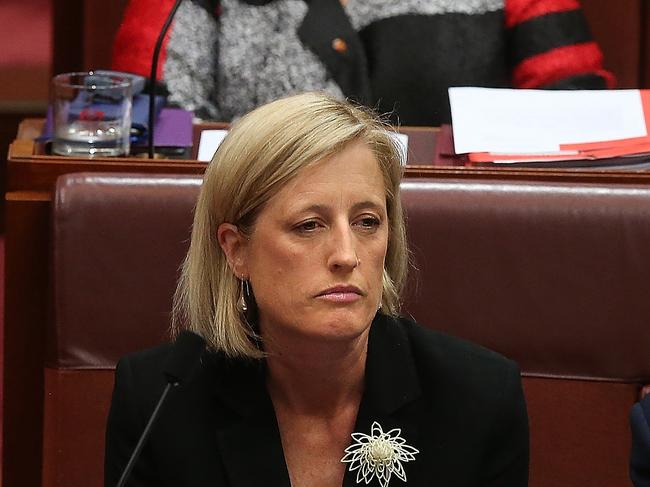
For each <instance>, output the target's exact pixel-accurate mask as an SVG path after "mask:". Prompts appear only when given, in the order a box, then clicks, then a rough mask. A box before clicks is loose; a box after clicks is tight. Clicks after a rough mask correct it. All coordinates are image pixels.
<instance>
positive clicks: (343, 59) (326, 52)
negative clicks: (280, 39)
mask: <svg viewBox="0 0 650 487" xmlns="http://www.w3.org/2000/svg"><path fill="white" fill-rule="evenodd" d="M307 4H308V6H309V10H308V11H307V14H306V15H305V17H304V19H303V21H302V24H301V25H300V27H299V28H298V37H299V38H300V40H301V41H302V43H303V44H304V45H305V46H307V47H309V48H310V49H311V50H312V51H313V52H314V53H315V54H316V56H318V58H319V59H320V60H321V62H322V63H323V64H324V65H325V66H326V67H327V70H328V71H329V73H330V75H331V76H332V78H334V80H335V81H336V83H337V84H338V85H339V87H340V88H341V91H343V94H344V95H345V96H346V97H348V98H352V99H354V100H356V101H358V102H360V103H370V101H371V100H370V80H369V77H368V62H367V59H366V54H365V50H364V48H363V44H362V42H361V39H360V38H359V35H358V34H357V32H356V31H355V30H354V28H353V27H352V24H350V19H349V18H348V16H347V14H346V13H345V10H343V6H342V5H341V2H340V1H339V0H311V1H309V2H307Z"/></svg>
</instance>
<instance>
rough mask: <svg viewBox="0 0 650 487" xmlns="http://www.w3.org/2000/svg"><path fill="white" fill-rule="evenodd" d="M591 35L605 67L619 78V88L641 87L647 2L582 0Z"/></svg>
mask: <svg viewBox="0 0 650 487" xmlns="http://www.w3.org/2000/svg"><path fill="white" fill-rule="evenodd" d="M581 3H582V6H583V9H584V12H585V16H586V17H587V21H588V22H589V26H590V27H591V31H592V34H593V36H594V38H595V39H596V41H597V42H598V43H599V44H600V47H601V49H602V50H603V55H604V56H605V67H606V68H607V69H609V70H610V71H612V72H613V73H614V74H615V75H616V78H617V79H618V85H617V87H618V88H639V87H642V85H641V71H642V69H645V63H646V60H643V62H644V64H643V66H644V67H643V68H642V65H641V61H642V60H641V45H642V41H643V39H642V19H641V8H642V4H643V3H644V0H618V1H617V2H612V1H611V0H582V1H581Z"/></svg>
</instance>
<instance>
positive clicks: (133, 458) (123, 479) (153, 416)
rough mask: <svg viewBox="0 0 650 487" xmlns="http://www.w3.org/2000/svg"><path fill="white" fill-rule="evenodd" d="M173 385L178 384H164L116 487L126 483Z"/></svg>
mask: <svg viewBox="0 0 650 487" xmlns="http://www.w3.org/2000/svg"><path fill="white" fill-rule="evenodd" d="M175 385H178V384H173V383H171V382H170V383H168V384H167V385H166V386H165V390H164V391H163V393H162V395H161V396H160V399H159V400H158V404H156V408H155V409H154V410H153V413H152V414H151V417H150V418H149V422H148V423H147V426H145V428H144V431H143V432H142V435H141V436H140V439H139V440H138V444H137V445H135V449H134V450H133V453H132V454H131V458H129V463H127V464H126V467H125V468H124V471H123V472H122V476H121V477H120V480H119V481H118V482H117V486H116V487H123V486H124V484H125V483H126V480H127V479H128V478H129V475H131V470H133V466H134V465H135V462H136V461H137V460H138V458H139V457H140V451H141V450H142V447H143V446H144V444H145V442H146V441H147V438H149V432H150V431H151V427H152V426H153V423H154V421H156V418H158V413H159V412H160V408H161V406H162V405H163V403H164V402H165V398H166V397H167V394H169V391H170V390H171V388H172V387H174V386H175Z"/></svg>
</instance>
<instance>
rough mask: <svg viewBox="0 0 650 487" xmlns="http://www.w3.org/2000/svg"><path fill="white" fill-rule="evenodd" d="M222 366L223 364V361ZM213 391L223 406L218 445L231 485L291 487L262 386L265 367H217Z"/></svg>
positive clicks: (257, 364) (253, 364)
mask: <svg viewBox="0 0 650 487" xmlns="http://www.w3.org/2000/svg"><path fill="white" fill-rule="evenodd" d="M224 362H225V361H224ZM219 369H220V370H221V371H222V372H220V376H219V378H218V381H217V384H216V387H215V391H216V394H217V396H218V399H219V402H220V404H221V405H223V410H222V411H220V413H219V414H221V415H222V417H221V418H219V420H218V422H217V423H218V424H217V431H216V435H217V444H218V448H219V454H220V456H221V459H222V461H223V464H224V465H223V466H224V469H225V471H226V475H227V477H228V479H229V481H230V483H231V485H273V486H279V487H282V486H287V487H289V486H290V481H289V473H288V471H287V466H286V463H285V460H284V453H283V451H282V440H281V439H280V432H279V429H278V425H277V420H276V417H275V412H274V409H273V403H272V402H271V398H270V397H269V395H268V393H267V391H266V386H265V373H264V367H263V365H262V363H261V362H257V361H250V362H244V361H237V362H235V363H233V364H232V365H226V366H223V364H222V365H221V367H219Z"/></svg>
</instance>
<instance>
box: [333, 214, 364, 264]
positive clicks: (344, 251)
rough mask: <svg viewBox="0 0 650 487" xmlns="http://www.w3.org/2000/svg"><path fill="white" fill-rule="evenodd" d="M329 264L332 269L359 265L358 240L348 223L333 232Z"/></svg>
mask: <svg viewBox="0 0 650 487" xmlns="http://www.w3.org/2000/svg"><path fill="white" fill-rule="evenodd" d="M331 239H332V240H331V242H330V249H331V250H330V254H329V258H328V265H329V267H330V268H331V269H349V270H351V269H354V268H355V267H357V266H358V265H359V258H358V255H357V249H356V241H355V238H354V235H353V233H352V229H351V228H350V226H349V225H348V224H346V225H345V226H344V227H343V228H339V229H337V230H335V231H334V232H332V233H331Z"/></svg>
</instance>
